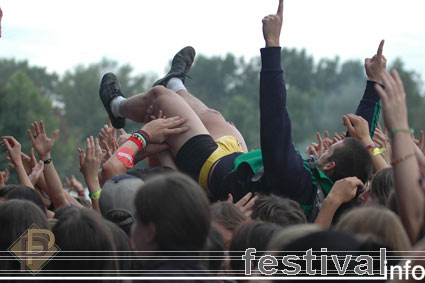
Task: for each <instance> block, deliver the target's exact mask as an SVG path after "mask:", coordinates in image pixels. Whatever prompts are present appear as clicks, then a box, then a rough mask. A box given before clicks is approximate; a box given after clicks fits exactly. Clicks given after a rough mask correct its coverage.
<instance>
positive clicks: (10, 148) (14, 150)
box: [2, 136, 22, 166]
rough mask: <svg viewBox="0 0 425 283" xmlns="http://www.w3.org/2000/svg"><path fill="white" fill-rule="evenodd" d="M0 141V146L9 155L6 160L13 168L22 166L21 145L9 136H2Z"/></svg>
mask: <svg viewBox="0 0 425 283" xmlns="http://www.w3.org/2000/svg"><path fill="white" fill-rule="evenodd" d="M2 139H3V142H2V145H3V146H5V147H6V149H7V154H8V155H9V159H8V160H10V161H12V162H13V165H15V166H19V165H22V159H21V144H20V143H19V142H18V141H17V140H16V139H15V138H14V137H11V136H4V137H2Z"/></svg>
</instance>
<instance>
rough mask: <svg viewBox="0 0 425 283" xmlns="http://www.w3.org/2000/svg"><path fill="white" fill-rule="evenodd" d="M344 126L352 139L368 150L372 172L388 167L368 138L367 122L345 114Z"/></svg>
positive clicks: (358, 117) (378, 149) (361, 118)
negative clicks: (371, 162)
mask: <svg viewBox="0 0 425 283" xmlns="http://www.w3.org/2000/svg"><path fill="white" fill-rule="evenodd" d="M342 119H343V121H344V125H345V126H346V127H347V130H348V132H349V133H350V135H351V136H352V137H353V138H356V139H358V140H359V141H360V142H361V143H362V144H363V145H364V146H365V147H366V148H368V149H369V152H370V156H371V157H372V161H373V168H374V172H377V171H379V170H381V169H384V168H387V167H390V165H389V164H388V163H387V162H386V161H385V159H384V158H383V157H382V155H381V153H382V152H381V149H380V148H377V146H376V145H375V144H374V142H373V141H372V138H371V137H370V134H369V133H370V132H369V127H368V123H367V121H366V120H365V119H364V118H363V117H360V116H357V115H354V114H347V115H344V116H343V117H342Z"/></svg>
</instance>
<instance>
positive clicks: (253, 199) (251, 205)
mask: <svg viewBox="0 0 425 283" xmlns="http://www.w3.org/2000/svg"><path fill="white" fill-rule="evenodd" d="M259 198H260V196H258V195H255V196H254V197H253V198H252V199H250V200H249V201H248V202H247V203H246V204H245V205H244V206H243V211H244V212H246V211H248V210H250V209H251V208H252V207H253V206H254V204H255V201H256V200H257V199H259Z"/></svg>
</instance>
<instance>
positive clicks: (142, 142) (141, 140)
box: [128, 132, 148, 151]
mask: <svg viewBox="0 0 425 283" xmlns="http://www.w3.org/2000/svg"><path fill="white" fill-rule="evenodd" d="M128 140H129V141H132V142H134V143H135V144H137V146H138V147H139V151H142V149H143V148H145V147H146V146H147V145H148V143H147V141H146V138H145V137H144V136H143V135H142V134H141V133H139V132H135V133H133V134H132V135H131V137H130V138H129V139H128Z"/></svg>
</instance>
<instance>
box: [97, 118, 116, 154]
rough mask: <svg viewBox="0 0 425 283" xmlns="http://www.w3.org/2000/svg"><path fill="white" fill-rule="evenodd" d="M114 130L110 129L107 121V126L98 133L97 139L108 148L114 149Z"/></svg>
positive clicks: (110, 125) (110, 126)
mask: <svg viewBox="0 0 425 283" xmlns="http://www.w3.org/2000/svg"><path fill="white" fill-rule="evenodd" d="M116 131H117V130H116V129H115V128H114V127H112V124H111V121H109V125H106V124H105V125H104V126H103V128H102V129H101V130H100V132H99V138H100V141H101V143H102V144H104V143H106V144H107V145H108V146H109V148H113V147H114V141H115V143H116Z"/></svg>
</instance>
